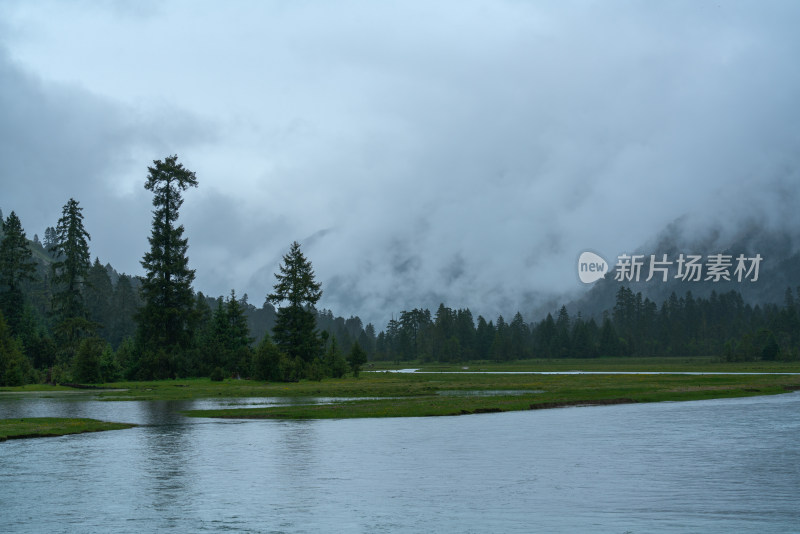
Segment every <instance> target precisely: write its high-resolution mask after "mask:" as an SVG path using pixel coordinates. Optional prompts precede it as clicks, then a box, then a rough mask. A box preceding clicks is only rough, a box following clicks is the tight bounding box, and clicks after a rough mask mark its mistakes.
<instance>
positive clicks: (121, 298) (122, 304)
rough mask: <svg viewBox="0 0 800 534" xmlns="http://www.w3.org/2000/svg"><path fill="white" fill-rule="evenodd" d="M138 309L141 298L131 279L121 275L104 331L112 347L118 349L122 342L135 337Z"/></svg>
mask: <svg viewBox="0 0 800 534" xmlns="http://www.w3.org/2000/svg"><path fill="white" fill-rule="evenodd" d="M138 309H139V296H138V295H137V292H136V290H134V288H133V283H132V279H131V277H130V276H127V275H124V274H123V275H120V277H119V279H118V280H117V285H116V287H115V288H114V294H113V296H112V298H111V306H110V309H109V316H108V318H107V320H106V321H105V325H106V328H105V329H104V330H103V334H104V335H105V336H106V338H107V339H108V341H109V343H111V345H112V346H114V347H118V346H119V345H120V343H122V340H124V339H125V338H128V337H133V336H134V335H135V333H136V323H135V322H134V317H135V316H136V311H137V310H138Z"/></svg>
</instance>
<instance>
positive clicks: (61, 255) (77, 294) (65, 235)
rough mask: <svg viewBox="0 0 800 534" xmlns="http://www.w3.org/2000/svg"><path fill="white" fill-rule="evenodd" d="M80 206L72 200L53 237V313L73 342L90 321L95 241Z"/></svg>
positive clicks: (60, 327) (65, 209) (62, 213)
mask: <svg viewBox="0 0 800 534" xmlns="http://www.w3.org/2000/svg"><path fill="white" fill-rule="evenodd" d="M78 204H79V203H78V202H77V201H76V200H75V199H72V198H71V199H69V201H68V202H67V203H66V204H65V205H64V207H63V209H62V210H61V218H60V219H59V220H58V224H57V225H56V229H55V234H54V235H53V234H51V236H50V237H51V240H52V243H51V245H50V249H49V252H50V253H51V254H52V255H53V258H54V261H53V264H52V265H51V269H52V272H53V284H54V286H55V288H54V291H53V312H54V314H55V315H56V317H57V321H58V323H59V330H61V331H63V332H65V333H66V334H67V337H68V338H69V340H72V339H73V338H74V336H75V333H76V329H77V328H78V327H79V326H81V325H79V324H78V323H79V322H81V321H82V320H83V321H85V319H86V306H85V303H84V301H83V288H84V285H85V283H86V275H87V274H88V272H89V267H90V266H91V262H90V258H89V243H88V242H89V241H90V240H91V237H90V236H89V232H87V231H86V229H85V228H84V226H83V213H82V211H83V208H81V207H80V206H79V205H78ZM83 326H85V325H83Z"/></svg>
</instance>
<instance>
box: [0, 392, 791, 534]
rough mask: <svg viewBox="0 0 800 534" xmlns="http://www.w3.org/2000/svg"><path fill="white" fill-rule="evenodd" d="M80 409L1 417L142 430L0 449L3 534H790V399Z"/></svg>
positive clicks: (20, 411) (10, 409) (34, 402)
mask: <svg viewBox="0 0 800 534" xmlns="http://www.w3.org/2000/svg"><path fill="white" fill-rule="evenodd" d="M50 395H51V396H52V394H50ZM79 396H80V397H82V398H83V399H87V398H89V399H91V398H92V397H91V395H86V394H79ZM77 399H78V396H75V395H71V396H70V395H58V396H52V398H43V396H42V395H0V417H28V416H75V417H95V418H98V419H105V420H116V421H126V422H135V423H139V424H141V425H142V426H140V427H138V428H134V429H130V430H122V431H114V432H103V433H97V434H84V435H79V436H65V437H61V438H49V439H38V440H19V441H7V442H5V443H0V521H2V525H0V530H2V531H3V532H136V533H139V532H154V531H172V532H370V533H371V532H537V531H538V532H619V533H623V532H636V533H638V532H800V446H799V445H798V443H799V442H800V393H792V394H787V395H779V396H772V397H751V398H747V399H729V400H712V401H700V402H683V403H658V404H644V405H618V406H603V407H586V408H564V409H555V410H536V411H531V412H515V413H501V414H480V415H469V416H461V417H442V418H419V419H416V418H407V419H361V420H338V421H337V420H322V421H217V420H213V419H190V418H184V417H182V416H180V415H179V414H177V411H179V410H183V409H191V408H206V407H217V406H226V405H230V404H236V403H261V404H274V403H281V402H313V399H303V400H294V401H290V400H281V399H230V400H227V401H226V400H222V401H185V402H167V401H151V402H100V401H78V400H77Z"/></svg>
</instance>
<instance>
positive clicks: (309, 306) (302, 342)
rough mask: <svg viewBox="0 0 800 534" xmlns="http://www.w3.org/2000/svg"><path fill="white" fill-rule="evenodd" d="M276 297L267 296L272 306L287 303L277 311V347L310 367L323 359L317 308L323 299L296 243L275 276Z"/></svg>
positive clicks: (275, 334)
mask: <svg viewBox="0 0 800 534" xmlns="http://www.w3.org/2000/svg"><path fill="white" fill-rule="evenodd" d="M275 278H276V279H277V281H278V282H277V283H276V284H275V286H274V290H275V291H274V293H271V294H269V295H268V296H267V299H268V300H269V301H270V302H272V303H273V304H276V305H280V304H281V303H286V304H287V305H286V306H285V307H281V308H279V309H278V315H277V320H276V324H275V327H274V328H273V334H274V337H275V342H276V343H277V344H278V347H280V348H281V350H283V351H284V352H285V353H286V355H287V356H288V357H289V359H291V360H294V359H295V358H299V359H300V360H301V361H303V362H305V363H311V362H312V361H314V359H315V358H317V357H318V356H319V355H320V352H321V350H322V343H321V341H320V338H319V334H318V333H317V330H316V317H315V314H314V311H313V310H314V305H315V304H316V303H317V301H318V300H319V298H320V297H321V296H322V290H321V289H320V284H319V283H318V282H316V281H315V280H314V270H313V269H312V267H311V262H310V261H308V260H307V259H306V258H305V256H304V255H303V253H302V252H301V251H300V245H299V244H298V243H297V241H295V242H294V243H292V247H291V250H290V251H289V253H288V254H286V255H285V256H284V257H283V264H281V265H280V273H276V274H275Z"/></svg>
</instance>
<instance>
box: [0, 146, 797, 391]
mask: <svg viewBox="0 0 800 534" xmlns="http://www.w3.org/2000/svg"><path fill="white" fill-rule="evenodd" d="M175 159H176V158H175V157H173V158H167V161H166V162H160V161H156V162H154V163H156V164H157V165H156V167H155V168H149V169H150V171H151V177H150V180H151V181H150V182H148V185H152V188H150V189H151V190H153V191H154V192H156V201H155V202H154V204H156V205H161V206H162V208H161V210H160V211H156V212H154V213H155V216H154V222H153V235H152V236H151V238H150V242H151V251H150V252H148V253H146V254H145V257H144V261H143V262H142V264H143V266H145V267H146V270H147V271H148V272H147V275H146V276H142V277H131V276H128V275H125V274H119V273H117V272H116V271H115V270H114V269H113V268H112V267H111V266H110V265H108V264H106V265H103V264H102V263H101V262H100V261H99V259H97V258H96V259H95V260H94V262H93V263H92V262H90V261H89V248H88V240H89V234H88V232H86V230H85V229H84V228H83V222H82V214H81V208H80V207H79V204H78V202H76V201H74V200H73V199H70V201H69V202H68V203H67V204H66V205H65V206H64V211H63V213H62V217H61V218H60V219H59V220H58V224H57V226H56V227H48V228H47V229H46V230H45V232H44V236H45V238H44V242H41V241H40V240H39V237H38V235H34V236H33V239H32V240H28V239H27V237H26V235H25V232H24V230H23V228H22V224H21V221H20V220H19V218H18V217H17V216H16V214H15V213H14V212H11V214H10V215H9V216H8V217H6V218H5V219H3V215H2V212H0V222H2V224H0V386H2V385H18V384H24V383H31V382H51V383H65V382H88V383H93V382H109V381H115V380H121V379H129V380H148V379H159V378H175V377H192V376H206V377H207V376H211V377H213V378H215V379H222V378H223V377H226V376H228V377H230V376H238V377H243V378H245V377H252V378H256V379H261V380H275V381H295V380H300V379H322V378H325V377H341V376H344V375H345V374H346V373H347V372H352V373H353V374H354V375H357V374H358V371H359V368H360V366H361V365H363V364H364V363H365V362H366V361H369V360H387V361H396V362H406V361H412V360H414V361H425V362H466V361H470V360H495V361H510V360H517V359H528V358H597V357H604V356H670V355H675V356H682V355H685V356H693V355H713V356H718V357H720V358H722V359H725V360H728V361H741V360H746V361H751V360H759V359H763V360H775V359H798V358H800V351H799V350H798V346H799V344H800V318H799V313H798V307H800V288H797V289H796V290H792V289H791V288H787V289H786V292H785V298H784V302H783V303H782V304H771V305H763V306H758V305H757V306H751V305H749V304H746V303H745V302H744V301H743V299H742V297H741V295H740V294H739V293H737V292H735V291H731V292H728V293H723V294H717V293H714V292H712V293H711V295H710V296H709V297H708V298H694V297H693V296H692V294H691V292H687V293H686V294H685V295H684V296H682V297H679V296H677V295H676V294H675V293H673V294H672V295H671V296H670V297H669V298H668V299H667V300H666V301H664V302H663V303H661V305H660V306H658V305H657V304H656V303H655V302H653V301H651V300H649V299H648V298H643V296H642V294H641V293H634V292H633V291H632V290H631V289H630V288H628V287H620V288H619V290H618V291H617V293H616V299H615V302H614V304H613V307H611V308H609V309H608V310H607V311H606V312H604V313H603V315H602V316H601V317H598V318H594V317H592V318H584V317H582V316H581V314H580V313H579V314H577V315H575V316H570V314H569V313H567V309H566V307H563V306H562V307H561V309H560V311H559V312H558V313H557V315H556V317H553V316H552V315H550V314H548V315H547V317H546V318H544V319H543V320H541V321H539V322H533V323H527V322H526V321H525V320H524V319H523V316H522V315H521V314H520V313H519V312H518V313H516V314H515V315H514V316H513V317H512V319H511V321H506V319H505V318H504V317H503V316H499V317H497V319H495V320H494V321H491V320H490V321H488V322H487V321H486V319H484V318H483V317H482V316H478V317H477V319H475V318H474V317H473V315H472V312H471V311H470V310H469V309H451V308H448V307H447V306H445V305H444V304H441V305H440V306H439V308H438V309H437V310H436V313H435V314H431V312H430V311H429V310H427V309H413V310H411V311H403V312H401V313H400V314H399V315H398V316H397V318H392V319H391V320H390V321H389V323H388V324H387V326H386V328H385V330H384V331H382V332H380V333H376V329H375V328H374V326H373V325H371V324H367V325H366V326H364V324H363V323H362V321H361V319H360V318H358V317H357V316H353V317H350V318H348V319H344V318H342V317H336V316H334V314H333V312H331V311H330V310H317V309H316V308H315V307H314V305H315V304H316V302H317V300H318V299H319V297H320V295H321V293H322V291H321V286H320V284H318V283H317V282H315V281H314V274H313V270H312V269H311V263H310V262H309V261H308V260H306V259H305V257H304V256H303V254H302V253H301V252H300V245H299V244H297V243H294V244H293V245H292V249H291V251H290V253H289V254H287V255H286V256H284V264H283V265H281V266H280V272H279V273H276V279H277V280H278V283H277V284H276V285H275V287H274V293H269V294H267V296H266V300H265V302H264V304H263V305H262V306H261V307H260V308H257V307H255V306H253V305H252V304H250V303H249V301H248V297H247V295H246V294H245V295H243V296H241V297H239V296H237V295H236V293H235V292H234V291H233V290H232V291H231V292H230V294H229V295H228V296H226V297H224V298H223V297H216V298H214V297H208V296H206V295H204V294H203V293H201V292H194V290H193V289H192V288H191V281H192V280H193V279H194V271H193V270H190V269H188V267H187V257H186V249H187V240H186V239H185V238H182V232H183V227H182V226H177V225H175V224H174V223H175V221H176V220H177V208H178V207H179V206H180V204H181V203H182V199H181V198H180V194H179V193H180V191H179V190H178V188H176V187H175V186H174V185H173V186H170V185H169V184H168V183H167V178H164V177H163V176H164V175H170V173H176V172H178V171H180V172H183V173H186V172H188V171H186V170H185V169H183V168H182V167H181V166H180V165H178V164H176V162H175ZM159 165H160V167H159ZM159 173H160V174H159ZM170 176H171V175H170ZM186 176H187V180H193V179H194V175H193V173H189V174H186ZM159 180H160V181H159ZM162 182H164V183H167V185H164V184H162ZM159 184H161V185H159ZM195 184H196V180H195ZM159 188H160V189H159ZM159 199H160V200H159ZM159 202H160V204H159ZM170 247H171V248H170ZM170 283H172V284H174V285H175V287H174V288H173V289H171V290H169V291H168V289H169V287H168V286H169V284H170ZM165 288H166V289H165Z"/></svg>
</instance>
